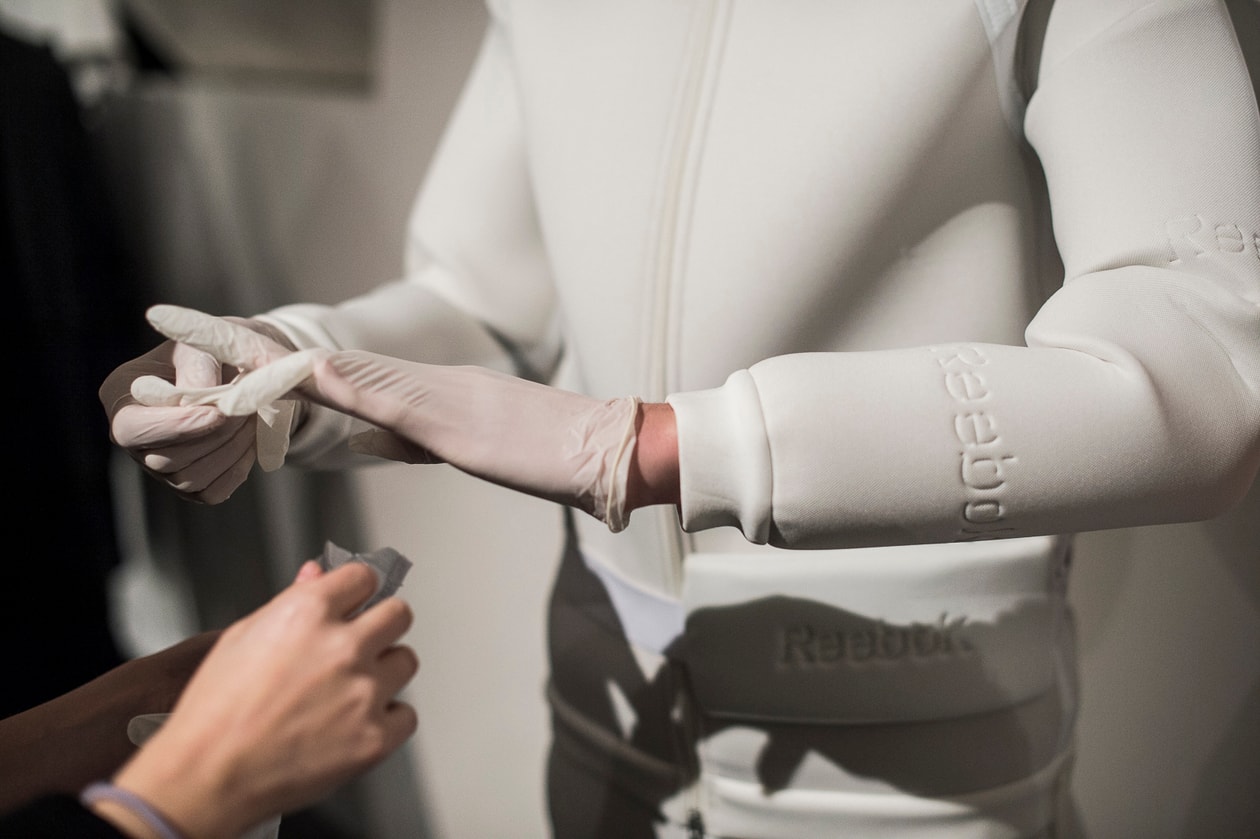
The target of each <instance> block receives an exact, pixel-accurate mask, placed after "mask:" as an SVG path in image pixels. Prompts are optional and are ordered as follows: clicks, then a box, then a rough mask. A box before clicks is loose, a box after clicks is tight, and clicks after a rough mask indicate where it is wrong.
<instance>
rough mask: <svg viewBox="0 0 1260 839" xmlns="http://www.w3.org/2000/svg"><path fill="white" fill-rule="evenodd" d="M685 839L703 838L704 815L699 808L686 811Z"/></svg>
mask: <svg viewBox="0 0 1260 839" xmlns="http://www.w3.org/2000/svg"><path fill="white" fill-rule="evenodd" d="M687 839H704V817H703V816H701V815H700V811H699V810H689V811H687Z"/></svg>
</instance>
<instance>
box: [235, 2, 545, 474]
mask: <svg viewBox="0 0 1260 839" xmlns="http://www.w3.org/2000/svg"><path fill="white" fill-rule="evenodd" d="M407 233H408V235H407V252H406V269H405V274H404V277H403V278H402V279H399V280H396V281H393V282H389V283H386V284H384V285H381V286H379V287H377V288H376V289H374V290H372V291H370V292H368V293H366V294H364V295H361V296H359V297H355V298H352V299H350V300H347V301H345V302H343V303H341V304H339V305H335V306H323V305H317V304H308V303H302V304H296V305H291V306H284V307H281V308H278V309H275V310H272V311H270V312H267V313H265V314H262V315H259V318H260V319H262V320H266V321H268V322H270V323H272V324H275V325H276V326H277V327H278V328H280V329H281V330H282V331H283V332H285V333H286V334H287V335H288V336H289V337H290V338H292V339H293V341H294V342H295V343H296V344H297V345H298V346H299V347H301V348H308V347H317V346H322V347H329V348H332V349H364V350H369V351H372V352H377V353H382V354H385V355H390V356H394V357H397V358H404V359H408V360H412V361H423V362H427V363H433V364H476V365H480V366H485V367H492V368H495V369H499V370H504V371H510V372H514V373H517V374H519V375H523V376H527V377H529V378H535V379H545V378H546V377H547V376H549V375H550V374H551V373H552V372H553V370H554V367H555V365H556V363H557V361H558V358H559V355H560V339H559V329H558V327H557V322H556V315H555V293H554V288H553V286H552V283H551V276H550V273H549V268H548V263H547V259H546V256H545V253H544V251H543V245H542V240H541V236H540V234H539V231H538V223H537V218H536V215H535V210H534V203H533V196H532V193H531V189H530V183H529V177H528V174H527V170H526V164H525V156H524V144H523V142H522V137H521V121H520V113H519V103H518V96H517V88H516V80H515V78H514V77H513V75H512V70H511V66H510V60H509V55H508V48H507V45H506V43H505V34H504V32H503V30H502V27H501V26H500V25H499V23H498V22H497V21H496V20H492V21H491V24H490V26H489V28H488V30H487V33H486V36H485V38H484V40H483V43H482V45H481V49H480V52H479V54H478V56H477V59H476V62H475V64H474V66H473V69H472V71H471V74H470V76H469V78H468V81H467V82H466V84H465V87H464V90H463V91H462V93H461V96H460V99H459V101H458V103H457V105H456V107H455V110H454V112H453V114H452V116H451V119H450V122H449V124H448V125H447V127H446V130H445V133H444V135H443V138H442V141H441V143H440V144H439V146H438V149H437V151H436V153H435V156H434V158H433V162H432V164H431V165H430V167H429V170H428V172H427V174H426V176H425V182H424V184H423V185H422V187H421V189H420V192H419V195H418V197H417V199H416V203H415V206H414V208H413V211H412V215H411V219H410V222H409V225H408V231H407ZM358 425H359V424H358V423H357V421H354V420H351V419H350V418H349V417H346V416H344V415H342V414H338V413H336V412H334V411H329V410H326V409H322V408H316V407H312V408H311V409H310V411H309V413H308V415H307V417H306V418H305V420H304V421H303V423H302V425H301V427H300V428H299V429H298V431H297V433H296V434H295V435H294V438H293V443H292V446H291V448H290V450H289V457H290V460H292V461H294V462H297V463H300V464H305V465H318V466H337V465H343V464H344V463H346V462H352V461H353V456H350V455H349V454H348V452H347V451H346V450H345V447H344V445H342V444H343V443H344V441H345V439H346V438H347V437H348V436H349V435H350V434H351V433H353V432H354V431H356V430H358Z"/></svg>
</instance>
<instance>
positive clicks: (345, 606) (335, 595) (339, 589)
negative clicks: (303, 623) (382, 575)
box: [304, 562, 378, 618]
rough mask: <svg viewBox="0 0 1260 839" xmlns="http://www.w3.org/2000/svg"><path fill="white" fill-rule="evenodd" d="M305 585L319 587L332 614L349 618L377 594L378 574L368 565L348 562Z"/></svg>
mask: <svg viewBox="0 0 1260 839" xmlns="http://www.w3.org/2000/svg"><path fill="white" fill-rule="evenodd" d="M304 584H305V585H309V586H317V587H318V591H319V594H321V595H322V596H323V597H324V598H325V599H326V600H327V602H328V608H329V611H330V612H331V613H332V614H334V615H336V616H337V617H340V618H348V617H350V615H351V614H353V612H354V611H355V610H356V609H358V608H359V607H360V606H362V605H363V604H364V603H366V602H367V600H368V598H369V597H371V596H372V595H373V594H375V593H376V587H377V585H378V582H377V577H376V572H375V571H373V570H372V569H371V568H370V567H368V566H367V565H366V564H364V563H362V562H347V563H346V564H345V565H342V566H341V567H339V568H335V569H333V570H332V571H327V572H325V573H324V574H323V575H322V576H320V577H317V578H315V579H313V580H309V581H308V582H306V583H304Z"/></svg>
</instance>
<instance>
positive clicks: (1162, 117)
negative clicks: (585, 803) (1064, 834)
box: [266, 0, 1260, 836]
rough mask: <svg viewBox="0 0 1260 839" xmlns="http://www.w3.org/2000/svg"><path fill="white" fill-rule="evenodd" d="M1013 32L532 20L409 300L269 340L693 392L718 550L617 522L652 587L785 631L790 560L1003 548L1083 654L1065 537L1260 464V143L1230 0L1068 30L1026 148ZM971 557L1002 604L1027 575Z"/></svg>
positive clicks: (314, 312) (295, 313)
mask: <svg viewBox="0 0 1260 839" xmlns="http://www.w3.org/2000/svg"><path fill="white" fill-rule="evenodd" d="M985 5H986V4H980V5H977V3H976V2H975V0H930V2H929V1H928V0H889V1H888V2H881V3H860V2H842V3H830V4H810V5H805V4H799V5H798V4H792V5H791V7H790V9H789V8H788V7H785V6H784V5H783V4H782V3H774V2H769V0H761V2H749V3H740V4H735V3H733V2H730V0H704V2H699V3H694V4H677V3H667V2H663V0H647V2H641V3H634V4H612V3H599V4H595V5H593V6H592V5H589V4H588V5H587V6H584V7H583V10H582V12H581V13H574V12H573V11H572V10H565V11H564V12H561V11H560V10H558V9H555V8H553V7H551V6H550V5H549V4H542V3H536V2H529V0H521V1H520V2H504V3H501V4H496V5H495V7H494V9H493V12H494V19H493V22H492V24H491V27H490V30H489V32H488V34H487V37H486V40H485V43H484V46H483V49H482V52H481V55H480V57H479V59H478V62H477V64H476V66H475V68H474V70H473V73H472V75H471V77H470V79H469V82H468V86H467V89H466V91H465V93H464V96H463V98H462V100H461V102H460V104H459V106H458V108H457V109H456V111H455V113H454V115H453V117H452V120H451V123H450V126H449V128H448V132H447V135H446V138H445V140H444V142H443V144H442V146H441V148H440V149H439V152H438V154H437V156H436V158H435V160H434V163H433V165H432V167H431V169H430V172H429V175H428V177H427V179H426V183H425V184H424V185H423V188H422V190H421V192H420V195H419V198H418V200H417V203H416V206H415V211H414V214H413V220H412V224H411V229H410V239H409V245H408V272H407V275H406V276H405V277H404V278H402V279H401V280H400V281H398V282H396V283H393V284H390V285H387V286H383V287H382V288H380V289H379V290H378V291H376V292H374V293H373V294H371V295H367V296H365V297H361V298H358V299H355V300H352V301H349V302H347V303H344V304H341V305H339V306H314V305H301V306H294V307H286V308H283V309H279V310H276V311H273V312H270V313H268V314H267V315H266V319H267V320H268V321H269V322H271V323H274V324H275V325H277V326H278V327H279V328H281V329H282V330H284V331H285V333H286V334H287V335H289V336H290V337H291V338H292V339H293V340H294V342H295V343H297V344H298V345H299V346H305V347H309V346H326V347H330V348H359V349H365V350H369V351H374V352H384V353H388V354H391V355H397V356H400V357H404V358H409V359H414V360H418V361H424V362H428V363H478V364H487V365H491V366H495V367H497V368H499V369H512V370H514V371H515V372H517V373H519V374H522V375H526V376H529V377H532V378H538V379H545V378H546V377H547V376H548V375H549V374H550V373H551V372H552V371H553V370H554V369H555V368H556V364H557V362H558V360H559V358H560V353H561V352H562V351H563V352H567V353H570V354H571V355H572V357H573V359H574V360H575V364H574V365H572V369H573V370H574V371H575V378H574V379H573V380H572V381H566V382H564V383H563V384H564V385H565V386H566V387H571V388H572V389H574V390H579V391H581V392H583V393H586V394H589V395H591V396H594V397H598V398H609V397H613V396H621V395H624V394H630V393H633V394H638V395H640V396H642V397H643V398H645V399H654V400H659V399H665V398H667V397H668V399H669V402H670V403H671V404H672V405H673V407H674V409H675V411H676V414H677V417H678V428H679V434H680V459H681V463H680V466H681V481H682V492H683V498H682V509H681V513H682V522H681V523H682V526H683V529H682V530H680V529H679V528H678V526H677V525H678V522H676V521H675V520H674V515H673V512H672V511H669V510H643V511H639V512H638V513H636V515H635V518H634V520H633V521H631V522H630V524H629V526H628V528H627V529H626V531H625V532H624V533H622V534H620V535H618V536H612V535H610V534H609V533H608V532H607V529H606V528H602V527H591V526H590V523H587V522H583V521H579V522H578V529H579V534H580V537H581V540H582V544H583V553H584V555H585V556H586V557H587V559H588V562H590V563H592V564H594V565H600V566H603V567H604V568H605V570H608V571H610V572H615V573H616V575H618V578H619V579H624V580H628V581H632V582H633V583H634V585H635V586H637V587H639V588H641V589H643V590H645V591H648V592H652V593H655V594H657V595H659V596H660V597H663V598H675V599H678V598H682V597H683V596H684V593H686V596H687V597H690V598H699V599H701V600H704V599H705V598H706V597H707V595H706V594H705V593H704V592H703V591H702V590H700V589H699V588H698V586H703V585H708V584H712V585H714V586H719V587H720V586H722V585H723V584H722V583H721V580H722V578H723V576H724V575H725V577H727V578H729V579H730V580H733V581H735V582H736V583H739V585H740V586H743V587H744V592H745V593H744V595H743V596H745V597H747V598H749V599H750V601H755V600H757V599H758V597H759V596H760V597H774V596H775V595H777V594H779V593H780V589H782V588H783V587H784V586H783V585H782V584H781V581H778V582H776V579H775V576H776V575H775V573H774V572H773V571H771V572H766V569H767V568H770V569H774V568H779V569H781V570H782V572H783V573H784V574H796V573H800V574H802V575H809V574H814V575H817V578H818V579H820V580H827V579H829V578H830V577H831V576H832V575H833V574H839V573H841V572H840V571H839V570H835V571H834V572H829V571H828V562H830V563H832V565H831V567H832V568H833V569H840V568H843V569H844V570H843V574H845V575H849V576H852V577H861V576H862V575H863V573H868V574H870V575H872V576H875V577H878V576H879V575H881V574H882V573H883V572H884V570H885V568H886V566H887V565H888V559H889V558H890V557H893V556H897V555H899V554H897V551H899V550H900V548H899V547H897V546H902V545H927V546H929V547H927V548H924V550H926V551H928V552H929V553H930V552H931V551H932V548H931V547H930V546H932V545H934V544H943V543H966V542H969V541H971V540H976V539H999V540H1001V541H999V542H995V543H994V544H995V545H997V546H998V547H997V548H995V549H994V550H998V551H999V552H1001V550H1003V549H1005V550H1009V552H1010V556H1011V557H1012V559H1013V558H1015V557H1024V558H1026V557H1027V556H1028V555H1029V552H1030V551H1032V552H1033V553H1034V554H1036V555H1038V556H1040V557H1041V566H1040V567H1041V568H1042V569H1043V571H1044V573H1043V574H1042V575H1041V577H1040V579H1041V581H1042V589H1041V590H1040V591H1039V592H1037V593H1035V594H1034V593H1032V592H1029V591H1026V592H1025V594H1027V595H1028V596H1029V597H1031V598H1033V599H1041V598H1042V597H1043V596H1044V599H1045V602H1046V603H1048V604H1049V609H1048V612H1047V620H1048V621H1049V623H1050V626H1051V627H1056V629H1054V631H1052V632H1050V633H1048V638H1047V642H1046V643H1047V645H1048V646H1053V643H1059V641H1054V642H1052V641H1051V640H1050V638H1053V639H1062V638H1064V637H1066V635H1065V633H1066V630H1065V629H1063V627H1064V626H1065V625H1066V624H1067V622H1068V620H1069V616H1068V615H1067V614H1066V607H1065V605H1064V603H1063V599H1062V586H1061V578H1060V575H1061V574H1062V572H1063V556H1064V554H1063V551H1062V550H1060V547H1059V542H1058V541H1057V540H1053V539H1051V540H1046V541H1039V540H1040V539H1041V537H1043V536H1048V535H1053V534H1070V533H1074V532H1080V531H1084V530H1091V529H1100V528H1112V527H1124V526H1130V525H1138V524H1153V523H1163V522H1176V521H1186V520H1191V519H1198V518H1206V517H1211V516H1213V515H1216V514H1218V513H1220V512H1221V511H1223V510H1225V509H1227V508H1228V507H1229V506H1230V505H1231V504H1232V503H1234V502H1235V501H1236V500H1237V499H1239V498H1240V497H1241V496H1242V495H1243V494H1244V493H1245V492H1246V490H1247V489H1248V487H1250V486H1251V484H1252V482H1253V481H1254V480H1255V476H1256V473H1257V470H1258V469H1260V114H1258V113H1257V108H1256V104H1255V98H1254V93H1253V91H1252V89H1251V86H1250V82H1249V80H1248V77H1247V74H1246V69H1245V67H1244V66H1243V62H1242V58H1241V55H1240V52H1239V49H1238V45H1237V42H1236V40H1235V35H1234V33H1233V30H1232V28H1231V25H1230V21H1229V18H1228V15H1227V13H1226V11H1225V8H1224V6H1223V5H1222V4H1221V3H1219V2H1216V1H1215V0H1156V2H1146V0H1058V2H1056V3H1055V4H1054V7H1053V10H1052V11H1051V12H1050V16H1049V21H1048V26H1047V29H1046V32H1045V37H1044V43H1043V45H1042V49H1041V51H1040V53H1039V55H1040V63H1039V66H1038V68H1037V69H1038V73H1037V76H1038V85H1037V88H1036V92H1035V93H1034V94H1033V95H1032V96H1031V98H1030V100H1029V101H1028V102H1027V108H1026V111H1025V112H1024V119H1023V122H1022V124H1020V125H1018V126H1017V128H1018V129H1020V130H1019V131H1015V132H1013V131H1011V126H1010V122H1009V119H1010V115H1011V113H1012V110H1011V107H1010V101H1009V97H1010V92H1011V91H1013V90H1016V89H1017V86H1016V85H1014V84H1013V82H1012V80H1011V79H1010V78H1007V77H1005V76H1002V75H1001V70H1000V69H998V70H997V71H995V67H997V68H1000V67H1001V66H1002V65H1003V62H1000V61H995V49H996V48H997V41H1000V40H1001V38H997V39H995V40H991V37H992V36H993V35H994V33H993V32H991V31H989V29H988V28H987V26H986V24H988V23H990V22H989V21H988V20H987V19H986V18H984V17H983V16H982V14H981V9H982V8H984V7H985ZM987 6H991V7H993V8H998V7H1000V6H1003V4H987ZM999 10H1000V9H999ZM1011 26H1014V24H1013V23H1009V22H1008V24H1007V26H1006V27H1004V28H1003V29H1002V35H1003V37H1004V36H1005V33H1008V32H1010V31H1011ZM1012 72H1014V69H1012ZM352 430H353V429H351V428H350V427H349V426H348V425H347V424H346V422H345V420H344V419H343V418H341V417H338V416H336V415H334V414H329V413H325V412H315V413H313V414H312V415H311V416H310V417H309V419H308V422H307V423H306V424H305V425H304V426H303V427H302V428H301V429H300V430H299V432H298V434H297V436H296V437H295V439H294V445H293V449H292V450H291V456H292V457H294V458H295V459H301V460H307V461H310V462H333V460H335V458H336V457H337V456H338V453H339V451H341V450H344V441H345V440H346V439H347V437H348V435H349V434H350V433H352ZM855 548H856V549H861V550H860V551H859V552H857V553H854V552H853V551H852V549H855ZM950 548H952V550H949V551H945V549H944V548H942V549H941V550H942V553H941V557H943V558H944V561H946V562H948V563H950V564H951V565H952V566H953V568H954V570H955V574H954V575H953V576H952V577H951V578H952V579H956V580H964V581H969V582H968V583H967V592H966V593H967V596H975V597H978V598H980V599H983V596H984V595H985V593H986V590H987V589H986V587H987V586H988V585H989V584H990V581H991V579H992V578H991V577H990V576H989V575H988V574H987V573H985V571H984V569H986V568H987V567H988V566H989V564H990V563H991V562H992V561H993V557H992V555H991V553H990V552H989V549H987V548H986V549H981V548H979V547H977V548H976V550H975V551H969V550H967V545H966V544H958V545H951V546H950ZM784 549H787V550H784ZM800 549H810V552H811V553H810V557H811V562H809V563H801V564H798V565H793V564H792V563H791V562H790V561H787V560H789V559H790V558H791V557H793V556H796V554H794V553H793V551H798V550H800ZM1038 551H1039V553H1037V552H1038ZM701 558H702V559H703V561H702V562H701V561H700V560H701ZM692 560H696V562H695V565H696V566H697V567H700V566H701V565H702V564H703V567H704V568H705V569H706V572H705V575H704V578H705V580H707V581H708V582H704V581H702V580H693V579H691V577H690V575H689V571H688V568H689V564H690V563H691V561H692ZM776 564H777V565H776ZM804 565H809V566H810V568H808V569H804V570H803V566H804ZM754 569H755V570H754ZM908 573H911V574H912V573H913V572H912V570H911V571H909V572H908ZM999 576H1000V575H999ZM754 578H755V579H757V580H761V581H762V583H761V588H756V587H754V586H751V585H745V584H746V583H748V581H749V580H750V579H754ZM737 587H738V586H737ZM877 587H878V586H877ZM792 588H793V589H794V590H807V589H808V588H809V582H808V577H807V576H806V577H802V578H798V579H794V580H793V582H792ZM831 588H833V587H831V586H823V585H819V586H817V589H818V590H819V591H823V590H830V589H831ZM862 590H863V589H862V587H861V586H854V587H853V589H852V591H854V592H860V591H862ZM993 593H994V596H995V597H997V596H999V595H1000V592H998V591H997V590H996V589H995V590H994V592H993ZM922 596H923V597H924V598H926V599H925V601H924V608H927V604H928V603H930V602H931V598H932V597H936V598H937V599H938V604H937V605H938V606H939V607H940V609H939V611H947V612H948V611H950V610H951V609H953V608H954V607H955V605H956V603H957V602H958V601H959V598H960V597H961V590H950V589H938V590H935V591H933V590H931V588H930V586H928V587H925V588H924V590H923V595H922ZM833 600H834V601H836V602H832V603H830V604H829V605H830V606H832V607H834V608H836V609H841V610H843V611H844V612H846V613H852V614H856V615H859V616H861V617H862V618H864V619H867V620H869V621H873V622H878V621H880V620H883V619H884V618H885V617H886V615H885V614H884V612H885V611H886V606H885V604H884V603H883V602H882V601H871V602H868V603H863V602H862V598H861V596H860V594H858V593H855V594H853V595H852V596H851V597H849V598H848V599H846V598H845V597H844V596H843V595H842V594H837V595H835V597H834V598H833ZM627 602H630V600H629V599H628V600H627ZM1017 603H1018V600H1015V601H1012V603H1011V604H1010V605H1012V607H1014V606H1015V605H1017ZM992 605H993V604H990V606H992ZM1001 611H1002V610H1001V609H1000V608H997V607H994V611H993V614H1000V613H1001ZM960 614H961V615H962V616H963V617H964V618H966V620H967V621H970V622H972V623H975V624H977V625H980V626H984V625H986V621H985V619H984V618H983V617H976V618H974V619H973V617H972V616H971V615H969V614H966V613H960ZM1061 653H1062V651H1061V650H1059V651H1055V650H1051V649H1047V650H1046V651H1045V655H1046V656H1047V657H1048V658H1051V659H1054V660H1055V661H1062V660H1064V659H1063V656H1062V655H1061ZM1069 658H1070V656H1069ZM1055 678H1056V680H1057V681H1058V683H1059V689H1061V690H1063V691H1064V692H1065V695H1066V696H1068V697H1069V699H1068V700H1066V703H1065V704H1066V705H1067V706H1068V708H1067V711H1068V714H1067V716H1068V718H1069V719H1070V710H1071V708H1070V706H1071V703H1072V702H1073V701H1074V699H1071V697H1070V694H1071V690H1070V683H1071V678H1072V676H1071V673H1070V672H1066V668H1063V667H1060V670H1059V671H1057V673H1056V676H1055ZM999 681H1000V680H999ZM1007 698H1008V699H1009V700H1010V701H1011V702H1014V701H1015V698H1016V697H1014V696H1008V697H1007ZM1059 748H1060V751H1059V754H1058V756H1057V757H1055V758H1054V760H1052V761H1046V762H1044V763H1043V764H1042V765H1040V766H1038V767H1035V769H1036V770H1037V771H1040V770H1041V769H1044V768H1046V767H1049V766H1052V765H1053V766H1058V765H1060V762H1061V761H1062V755H1063V754H1066V751H1067V746H1066V745H1064V744H1063V743H1061V744H1060V747H1059ZM722 771H725V770H724V769H721V768H719V767H715V766H712V765H707V764H706V765H705V766H704V767H703V769H702V773H710V772H713V773H719V774H720V772H722ZM1035 775H1036V772H1033V771H1030V772H1029V775H1028V777H1030V778H1031V777H1033V776H1035ZM706 777H707V774H706ZM1011 783H1017V780H1016V779H1012V780H1011ZM1050 786H1053V785H1052V784H1051V785H1041V786H1038V787H1037V788H1038V789H1048V788H1049V787H1050ZM976 793H977V800H979V799H983V797H984V796H983V795H981V794H980V793H981V791H980V790H977V791H976ZM788 798H790V796H787V797H785V798H784V799H783V800H785V801H786V800H787V799H788ZM905 799H906V800H905V801H904V802H903V804H904V806H905V807H906V808H909V810H907V811H906V812H909V811H910V810H915V808H918V807H919V806H920V805H921V804H922V803H923V799H922V798H916V797H915V796H911V795H907V796H905ZM916 802H917V803H916ZM1044 804H1045V801H1044V800H1042V801H1038V802H1036V803H1035V804H1031V805H1029V806H1030V807H1031V808H1032V809H1031V810H1027V811H1025V813H1026V814H1027V813H1042V812H1043V811H1045V810H1046V808H1045V807H1044V806H1043V805H1044ZM767 806H771V807H772V806H773V801H770V802H768V803H767ZM789 809H790V808H785V809H784V811H783V812H781V813H780V817H781V818H782V819H784V820H786V821H785V822H784V823H786V824H789V825H790V824H792V821H791V820H792V819H793V818H794V817H793V816H792V815H791V813H790V812H788V810H789ZM764 815H765V814H764V813H763V814H759V815H758V816H757V818H758V819H761V818H762V817H763V816H764ZM955 815H956V814H955ZM951 818H954V817H953V816H951ZM1029 818H1030V819H1031V820H1032V822H1038V821H1039V820H1040V819H1041V816H1029ZM1047 818H1048V817H1047ZM1014 821H1015V823H1018V824H1020V825H1022V827H1020V828H1019V829H1018V830H1017V831H1016V832H1017V833H1020V832H1021V831H1025V830H1026V829H1031V828H1029V827H1028V825H1029V822H1028V821H1027V820H1025V819H1024V816H1020V817H1019V818H1017V819H1015V820H1014ZM809 824H814V823H813V822H809ZM950 825H951V828H950V829H951V830H954V833H951V835H967V836H969V835H977V836H978V835H994V834H986V833H984V830H985V828H984V827H982V826H979V825H980V821H977V822H976V823H975V825H973V828H974V829H973V830H971V831H970V832H968V829H967V827H966V825H962V826H959V823H958V822H957V821H953V822H950ZM730 829H731V831H732V832H734V833H738V825H737V824H732V825H730ZM797 835H800V834H799V832H798V834H797ZM924 835H929V834H924ZM931 835H937V834H931ZM1003 835H1005V834H1003ZM1020 835H1023V834H1022V833H1020Z"/></svg>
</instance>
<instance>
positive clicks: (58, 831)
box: [0, 795, 127, 839]
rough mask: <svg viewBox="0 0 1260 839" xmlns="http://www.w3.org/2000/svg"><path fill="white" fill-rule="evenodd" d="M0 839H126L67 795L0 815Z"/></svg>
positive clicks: (125, 836)
mask: <svg viewBox="0 0 1260 839" xmlns="http://www.w3.org/2000/svg"><path fill="white" fill-rule="evenodd" d="M0 839H127V834H125V833H122V832H120V831H119V830H118V828H116V827H114V826H113V825H112V824H110V823H109V822H107V821H105V820H104V819H102V818H99V817H98V816H97V815H96V814H95V813H93V812H92V811H90V810H88V809H87V808H86V807H84V806H83V805H82V804H80V803H79V802H78V799H76V798H74V797H73V796H70V795H49V796H45V797H43V798H40V799H37V800H36V801H32V802H31V803H30V804H27V805H26V806H25V807H20V808H18V809H17V810H14V811H13V812H11V813H5V814H3V815H0Z"/></svg>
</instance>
